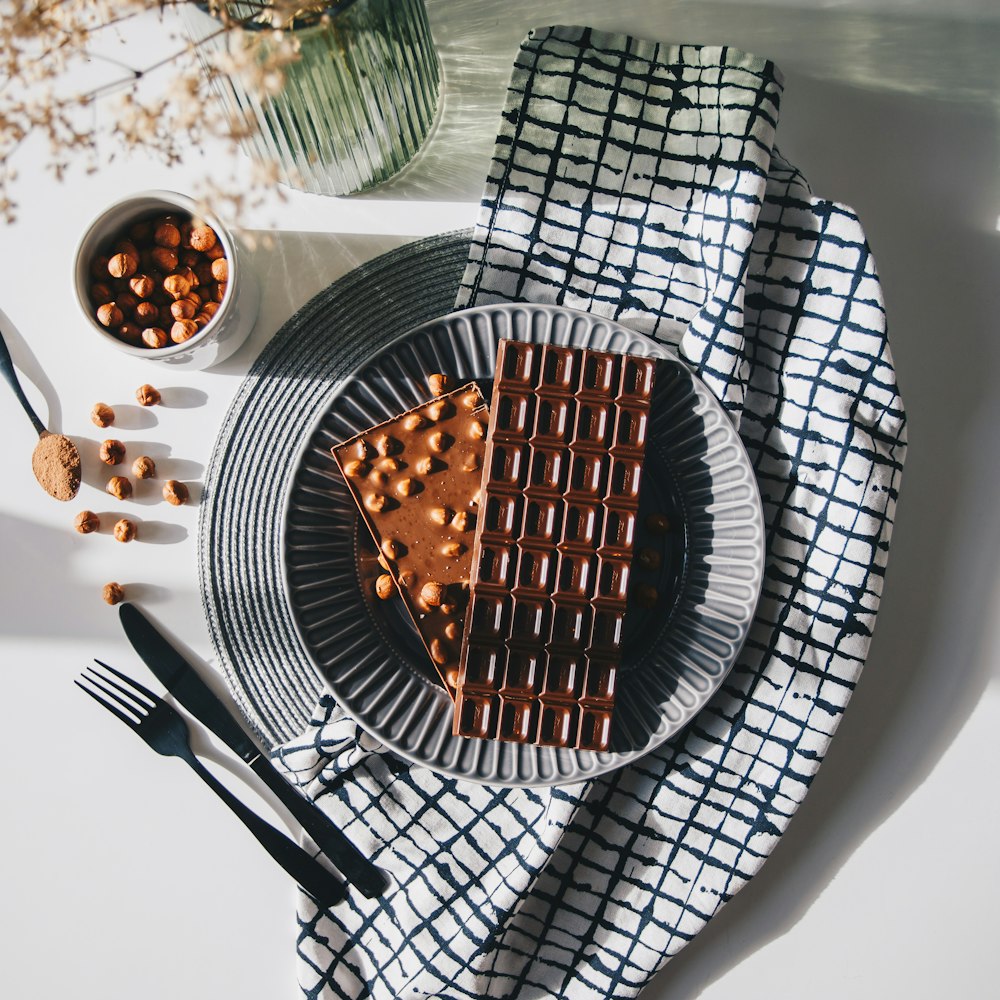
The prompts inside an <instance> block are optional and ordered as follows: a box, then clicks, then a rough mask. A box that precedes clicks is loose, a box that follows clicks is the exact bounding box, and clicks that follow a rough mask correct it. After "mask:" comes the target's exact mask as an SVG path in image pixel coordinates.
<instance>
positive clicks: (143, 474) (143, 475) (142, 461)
mask: <svg viewBox="0 0 1000 1000" xmlns="http://www.w3.org/2000/svg"><path fill="white" fill-rule="evenodd" d="M132 475H133V476H135V478H136V479H152V478H153V476H155V475H156V463H155V462H154V461H153V460H152V459H151V458H150V457H149V456H148V455H140V456H139V457H138V458H137V459H136V460H135V461H134V462H133V463H132Z"/></svg>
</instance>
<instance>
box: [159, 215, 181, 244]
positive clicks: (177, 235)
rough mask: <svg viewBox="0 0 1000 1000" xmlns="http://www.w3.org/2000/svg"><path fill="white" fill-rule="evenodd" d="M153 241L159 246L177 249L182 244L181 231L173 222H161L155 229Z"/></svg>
mask: <svg viewBox="0 0 1000 1000" xmlns="http://www.w3.org/2000/svg"><path fill="white" fill-rule="evenodd" d="M153 242H154V243H155V244H156V245H157V246H158V247H170V249H171V250H176V249H177V247H179V246H180V245H181V231H180V230H179V229H178V228H177V227H176V226H175V225H174V224H173V223H172V222H161V223H160V224H159V225H158V226H157V227H156V229H154V230H153Z"/></svg>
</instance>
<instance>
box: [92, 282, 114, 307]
mask: <svg viewBox="0 0 1000 1000" xmlns="http://www.w3.org/2000/svg"><path fill="white" fill-rule="evenodd" d="M114 295H115V293H114V292H112V291H111V289H110V288H109V287H108V286H107V285H105V284H104V282H102V281H98V282H95V283H94V284H93V285H91V286H90V299H91V301H92V302H95V303H97V305H99V306H100V305H103V304H104V303H105V302H110V301H111V300H112V299H113V298H114Z"/></svg>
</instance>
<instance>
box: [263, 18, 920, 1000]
mask: <svg viewBox="0 0 1000 1000" xmlns="http://www.w3.org/2000/svg"><path fill="white" fill-rule="evenodd" d="M779 93H780V77H779V75H778V73H777V71H776V70H775V68H774V67H773V66H772V65H771V64H769V63H767V62H766V61H764V60H761V59H758V58H756V57H753V56H749V55H746V54H743V53H739V52H736V51H735V50H732V49H728V48H707V47H703V48H699V47H696V46H665V45H658V44H656V43H651V42H641V41H637V40H635V39H631V38H626V37H623V36H613V35H605V34H600V33H598V32H594V31H591V30H589V29H585V28H565V27H559V28H546V29H539V30H537V31H534V32H532V33H531V35H530V36H529V37H528V38H527V39H526V41H525V42H524V43H523V45H522V48H521V51H520V53H519V55H518V58H517V62H516V65H515V69H514V74H513V77H512V82H511V88H510V92H509V94H508V100H507V104H506V107H505V109H504V113H503V120H502V127H501V132H500V135H499V136H498V140H497V146H496V152H495V156H494V160H493V163H492V164H491V167H490V171H489V177H488V179H487V185H486V191H485V196H484V201H483V205H482V209H481V216H480V221H479V226H478V227H477V232H476V235H475V238H474V241H473V245H472V249H471V252H470V259H469V264H468V267H467V270H466V273H465V277H464V280H463V287H462V291H461V293H460V296H459V305H482V304H486V303H488V302H493V301H509V300H531V301H539V302H557V303H561V304H563V305H567V306H577V307H580V308H585V309H589V310H591V311H593V312H597V313H601V314H603V315H606V316H609V317H612V318H614V319H616V320H618V321H619V322H623V323H625V324H626V325H629V326H631V327H633V328H636V329H639V330H641V331H643V332H645V333H647V334H648V335H650V336H653V337H656V338H658V339H661V340H666V341H669V342H671V343H673V344H675V345H678V347H679V350H680V351H681V353H682V354H683V355H684V356H685V357H686V358H687V360H688V361H689V362H690V363H691V364H692V365H693V366H694V367H695V369H696V370H697V371H698V373H699V374H700V375H701V377H702V378H703V379H704V380H705V381H706V382H707V383H708V384H709V385H710V386H711V387H712V389H713V390H714V391H715V392H716V394H717V395H718V396H719V398H720V399H722V400H723V401H724V403H725V405H726V406H727V408H728V410H729V413H730V415H731V417H732V419H733V421H734V423H735V424H736V425H737V427H738V428H739V431H740V434H741V436H742V438H743V440H744V443H745V444H746V447H747V449H748V452H749V454H750V456H751V460H752V462H753V465H754V468H755V471H756V474H757V478H758V483H759V486H760V490H761V494H762V497H763V502H764V513H765V521H766V524H767V540H768V557H767V562H766V567H765V578H764V589H763V593H762V596H761V600H760V604H759V607H758V610H757V614H756V617H755V620H754V623H753V626H752V628H751V631H750V636H749V639H748V641H747V643H746V644H745V646H744V648H743V651H742V652H741V654H740V657H739V659H738V662H737V664H736V666H735V668H734V669H733V671H732V672H731V673H730V674H729V676H728V677H727V679H726V681H725V683H724V684H723V685H722V687H721V688H720V690H719V691H718V693H717V694H716V696H715V697H714V698H713V699H712V700H711V701H710V702H709V704H708V705H707V706H706V708H705V709H704V710H703V711H702V712H701V713H700V714H699V715H698V717H697V718H696V719H695V720H694V722H693V723H692V724H691V725H690V726H689V727H688V728H687V729H686V730H685V731H684V732H683V733H681V734H680V735H679V736H678V737H677V738H676V739H674V740H673V741H671V742H670V743H669V744H668V745H665V746H663V747H661V748H660V749H658V750H657V751H655V752H653V753H651V754H649V755H647V756H646V757H644V758H642V759H641V760H640V761H639V762H637V763H635V764H633V765H630V766H628V767H626V768H623V769H621V770H619V771H616V772H614V773H612V774H610V775H606V776H604V777H601V778H599V779H596V780H594V781H591V782H586V783H579V784H576V785H571V786H563V787H558V788H550V789H541V790H531V789H491V788H487V787H483V786H478V785H472V784H466V783H462V782H457V781H454V780H451V779H448V778H445V777H442V776H439V775H437V774H435V773H433V772H431V771H427V770H424V769H421V768H417V767H411V766H410V765H408V764H406V763H404V762H401V761H399V760H397V759H396V758H394V757H393V756H392V755H391V754H389V753H386V752H385V751H384V749H383V748H380V747H379V746H378V745H377V744H375V743H374V742H373V741H372V740H371V739H370V738H368V737H367V736H365V735H364V734H363V733H360V732H359V731H358V729H357V727H356V726H355V725H354V724H353V723H352V722H351V721H350V720H349V719H347V718H346V717H345V716H344V715H343V713H342V710H341V709H340V708H339V707H337V706H336V705H335V704H334V703H333V702H332V700H331V699H329V698H324V699H323V700H322V701H321V702H320V705H319V706H318V708H317V712H316V715H315V717H314V719H313V720H312V722H311V723H310V725H309V727H308V729H307V730H306V731H305V732H304V733H303V734H302V735H301V736H300V737H298V738H296V739H293V740H291V741H290V742H289V743H287V744H286V745H285V746H284V747H283V748H281V750H280V751H279V757H280V758H281V759H282V760H283V761H284V763H285V764H286V766H287V767H288V768H289V769H290V771H291V772H292V773H293V774H294V775H295V776H296V778H297V780H298V781H299V782H300V784H301V785H302V787H303V788H304V789H305V790H306V791H307V792H308V793H309V794H310V795H312V796H313V797H315V798H316V799H317V800H318V801H319V802H321V803H322V804H323V806H324V808H327V809H328V810H329V811H330V812H331V814H332V815H333V816H334V817H335V818H336V820H337V821H338V822H340V823H341V824H342V825H343V826H344V828H345V830H346V831H347V833H348V834H349V835H350V836H352V837H353V838H354V839H355V841H356V842H357V843H358V845H359V846H360V847H361V848H362V850H365V851H367V852H368V853H369V854H370V855H371V856H372V857H373V858H374V859H375V861H376V862H377V863H378V864H380V865H382V866H383V867H384V868H385V869H386V870H387V871H388V872H389V873H390V874H391V875H392V877H393V879H394V885H393V887H392V888H391V890H390V891H389V892H388V893H387V894H386V895H385V896H384V897H383V898H381V899H378V900H365V899H362V898H360V897H359V896H357V895H355V894H352V895H351V897H350V899H349V902H348V903H347V904H343V905H341V906H339V907H337V908H336V909H335V910H334V911H331V912H317V911H316V909H315V907H313V906H312V904H311V903H310V902H309V901H308V899H307V898H306V897H302V899H301V902H300V908H299V926H300V935H299V944H298V950H299V956H300V964H299V975H300V984H301V987H302V990H303V994H304V995H305V996H306V997H310V998H317V1000H330V998H333V997H345V998H359V997H375V998H379V1000H388V998H390V997H391V998H395V997H443V998H449V1000H459V998H466V997H468V998H482V997H497V998H499V997H505V998H506V997H510V998H514V997H566V998H573V1000H580V998H582V1000H586V998H606V997H612V996H614V997H631V996H634V995H636V994H637V993H638V992H639V991H640V990H641V989H642V987H643V986H644V985H645V984H646V983H647V982H648V980H649V978H650V976H652V975H653V973H654V972H655V971H656V970H657V969H659V968H661V967H662V966H663V965H664V964H665V962H666V961H667V960H668V959H669V957H670V956H672V955H674V954H676V953H677V952H678V951H679V950H680V949H681V948H683V947H684V945H685V944H686V943H687V942H688V941H690V940H691V939H692V938H693V937H694V936H695V935H696V934H697V933H698V931H699V930H700V929H701V928H702V927H703V926H704V925H705V923H706V921H708V920H709V919H711V917H712V916H713V914H715V913H716V912H717V911H718V909H719V908H720V907H721V906H722V905H723V904H724V903H725V902H726V901H727V900H728V899H730V898H731V897H732V896H733V895H734V894H735V893H736V892H737V891H739V889H740V888H741V887H742V886H743V885H744V884H745V883H746V882H747V881H748V880H749V879H750V878H751V877H752V876H753V875H754V874H755V873H756V872H757V871H758V870H759V868H760V866H761V865H762V864H763V862H764V861H765V859H766V858H767V856H768V855H769V853H770V852H771V850H772V849H773V848H774V846H775V844H776V843H777V841H778V839H779V838H780V836H781V834H782V832H783V831H784V829H785V827H786V825H787V823H788V821H789V820H790V818H791V816H792V815H793V814H794V812H795V810H796V808H797V807H798V805H799V804H800V803H801V802H802V800H803V798H804V796H805V794H806V792H807V791H808V789H809V786H810V783H811V781H812V779H813V777H814V775H815V773H816V770H817V768H818V767H819V765H820V763H821V762H822V760H823V757H824V755H825V753H826V750H827V747H828V745H829V742H830V740H831V738H832V737H833V735H834V733H835V732H836V729H837V725H838V723H839V721H840V718H841V716H842V714H843V712H844V709H845V707H846V705H847V703H848V701H849V699H850V696H851V693H852V691H853V689H854V685H855V683H856V682H857V679H858V676H859V674H860V671H861V669H862V666H863V664H864V660H865V657H866V655H867V651H868V646H869V642H870V638H871V634H872V629H873V627H874V624H875V618H876V614H877V611H878V604H879V598H880V595H881V590H882V585H883V581H884V574H885V566H886V560H887V557H888V549H889V539H890V535H891V528H892V520H893V516H894V511H895V503H896V499H897V491H898V486H899V479H900V474H901V470H902V463H903V458H904V454H905V416H904V412H903V408H902V402H901V400H900V397H899V393H898V390H897V388H896V382H895V376H894V372H893V368H892V358H891V354H890V351H889V347H888V342H887V339H886V332H885V314H884V309H883V305H882V297H881V292H880V288H879V282H878V276H877V273H876V270H875V265H874V261H873V259H872V255H871V253H870V250H869V248H868V245H867V243H866V241H865V237H864V234H863V232H862V229H861V226H860V223H859V222H858V220H857V218H856V216H855V215H854V213H853V212H852V211H851V210H850V209H849V208H847V207H846V206H843V205H839V204H836V203H833V202H829V201H824V200H822V199H819V198H816V197H814V196H813V195H812V193H811V192H810V191H809V189H808V186H807V185H806V183H805V180H804V178H803V177H802V175H801V174H800V173H799V172H798V171H797V170H796V169H795V168H794V167H792V166H791V165H789V164H788V163H787V162H786V161H785V160H784V159H783V158H782V157H781V155H780V154H779V153H778V152H777V150H776V149H774V145H773V141H774V128H775V125H776V122H777V109H778V97H779Z"/></svg>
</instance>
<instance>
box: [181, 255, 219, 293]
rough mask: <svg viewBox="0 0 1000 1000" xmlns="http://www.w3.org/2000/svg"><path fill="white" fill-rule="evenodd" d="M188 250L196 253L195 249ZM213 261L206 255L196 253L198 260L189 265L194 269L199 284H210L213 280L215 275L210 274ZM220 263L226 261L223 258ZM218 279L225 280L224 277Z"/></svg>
mask: <svg viewBox="0 0 1000 1000" xmlns="http://www.w3.org/2000/svg"><path fill="white" fill-rule="evenodd" d="M190 252H191V253H196V251H193V250H192V251H190ZM181 263H184V261H183V260H182V261H181ZM213 263H214V261H210V260H208V259H207V258H206V257H202V256H201V254H198V260H197V261H196V262H195V263H194V264H191V265H189V266H190V267H191V268H192V270H193V271H194V273H195V277H196V278H197V279H198V284H199V285H210V284H211V283H212V282H213V281H214V280H215V275H213V274H212V264H213ZM222 263H223V264H226V261H225V260H223V261H222ZM228 266H229V265H228V264H226V267H227V270H228ZM220 270H221V268H220ZM220 280H221V281H225V280H226V279H225V278H221V279H220Z"/></svg>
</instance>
